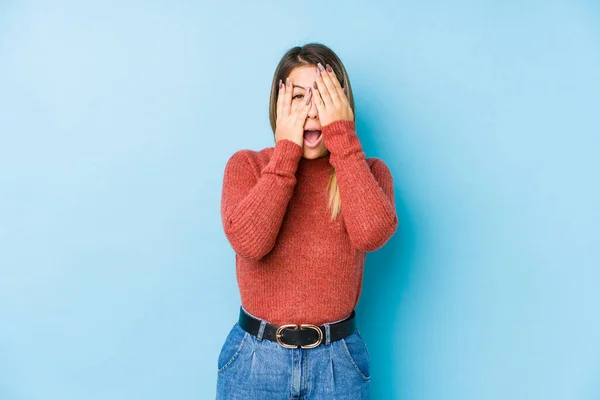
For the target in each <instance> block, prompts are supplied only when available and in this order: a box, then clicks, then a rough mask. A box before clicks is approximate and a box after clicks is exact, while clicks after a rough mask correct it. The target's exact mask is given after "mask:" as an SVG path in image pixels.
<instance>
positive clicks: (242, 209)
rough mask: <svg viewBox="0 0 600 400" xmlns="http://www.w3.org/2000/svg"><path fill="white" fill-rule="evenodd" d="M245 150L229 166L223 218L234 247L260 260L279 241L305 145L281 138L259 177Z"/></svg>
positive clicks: (223, 196) (228, 236)
mask: <svg viewBox="0 0 600 400" xmlns="http://www.w3.org/2000/svg"><path fill="white" fill-rule="evenodd" d="M245 152H247V150H240V151H238V152H236V153H234V154H233V155H232V156H231V157H230V159H229V160H228V161H227V164H226V166H225V172H224V177H223V191H222V196H221V220H222V223H223V228H224V231H225V235H226V237H227V239H228V240H229V242H230V244H231V246H232V247H233V249H234V251H235V252H236V253H237V254H238V255H239V256H241V257H243V258H246V259H249V260H260V259H261V258H262V257H264V256H265V255H266V254H268V253H269V252H270V251H271V250H272V249H273V246H274V245H275V242H276V239H277V235H278V233H279V229H280V227H281V223H282V221H283V217H284V216H285V212H286V209H287V206H288V203H289V201H290V199H291V197H292V194H293V192H294V186H295V185H296V175H295V173H296V170H297V168H298V161H299V160H300V157H302V147H301V146H299V145H298V144H297V143H294V142H292V141H290V140H287V139H283V140H279V141H277V142H276V143H275V149H274V151H273V154H272V156H271V158H270V160H269V162H268V164H267V165H266V166H265V167H264V168H263V169H262V171H261V174H260V176H258V177H257V176H256V171H255V170H254V169H253V168H252V166H251V165H250V163H249V162H248V158H247V155H246V154H245Z"/></svg>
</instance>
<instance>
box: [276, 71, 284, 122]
mask: <svg viewBox="0 0 600 400" xmlns="http://www.w3.org/2000/svg"><path fill="white" fill-rule="evenodd" d="M284 88H285V86H284V84H283V82H282V80H281V79H280V80H279V83H278V89H277V116H278V117H279V116H281V115H282V114H281V109H282V106H283V90H284Z"/></svg>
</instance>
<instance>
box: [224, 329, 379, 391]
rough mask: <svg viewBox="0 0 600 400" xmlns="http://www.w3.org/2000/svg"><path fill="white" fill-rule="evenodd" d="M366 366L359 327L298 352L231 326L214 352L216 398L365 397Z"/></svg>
mask: <svg viewBox="0 0 600 400" xmlns="http://www.w3.org/2000/svg"><path fill="white" fill-rule="evenodd" d="M259 335H260V333H259ZM370 364H371V359H370V357H369V352H368V350H367V346H366V344H365V342H364V340H363V339H362V337H361V335H360V332H359V331H358V329H355V330H354V332H353V333H352V334H350V335H348V336H346V337H344V338H342V339H339V340H335V341H330V340H328V338H326V337H324V338H323V343H322V344H321V345H319V346H317V347H315V348H312V349H302V348H285V347H283V346H281V345H280V344H278V343H277V342H272V341H270V340H267V339H262V338H259V336H255V335H252V334H250V333H248V332H246V331H245V330H243V329H242V328H241V327H240V326H239V324H238V323H237V322H236V323H235V324H234V325H233V327H232V328H231V330H230V331H229V333H228V335H227V337H226V338H225V342H224V343H223V346H222V348H221V352H220V354H219V359H218V363H217V400H238V399H239V400H242V399H243V400H254V399H261V400H262V399H268V400H280V399H281V400H289V399H302V400H321V399H328V400H329V399H336V400H350V399H352V400H355V399H356V400H358V399H370V395H369V392H370Z"/></svg>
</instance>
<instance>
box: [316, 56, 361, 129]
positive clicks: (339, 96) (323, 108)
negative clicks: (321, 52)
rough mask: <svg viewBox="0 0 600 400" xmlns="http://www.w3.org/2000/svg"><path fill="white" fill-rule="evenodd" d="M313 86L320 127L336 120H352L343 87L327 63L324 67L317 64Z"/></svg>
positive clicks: (351, 113)
mask: <svg viewBox="0 0 600 400" xmlns="http://www.w3.org/2000/svg"><path fill="white" fill-rule="evenodd" d="M313 88H314V90H313V95H314V96H313V97H314V102H315V103H316V104H317V110H318V111H319V121H320V123H321V127H323V126H325V125H327V124H329V123H331V122H334V121H338V120H346V121H353V120H354V113H353V112H352V107H350V102H349V101H348V97H347V96H346V92H345V88H342V85H341V84H340V82H339V81H338V79H337V77H336V76H335V72H333V70H332V69H331V67H330V66H329V64H327V67H326V68H324V67H323V65H322V64H321V63H319V64H318V66H317V70H316V77H315V82H314V84H313Z"/></svg>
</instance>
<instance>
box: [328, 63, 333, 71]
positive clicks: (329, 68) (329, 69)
mask: <svg viewBox="0 0 600 400" xmlns="http://www.w3.org/2000/svg"><path fill="white" fill-rule="evenodd" d="M327 72H333V70H332V69H331V67H330V66H329V64H327Z"/></svg>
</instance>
